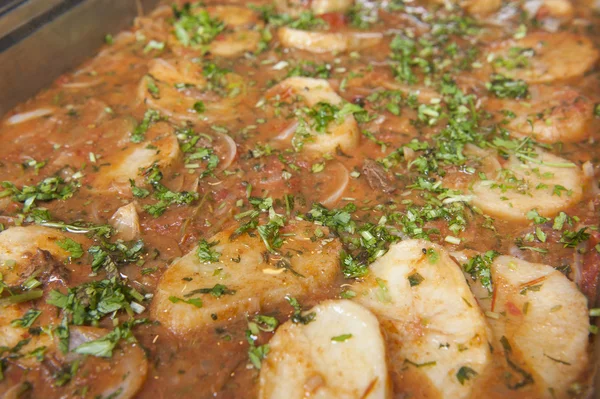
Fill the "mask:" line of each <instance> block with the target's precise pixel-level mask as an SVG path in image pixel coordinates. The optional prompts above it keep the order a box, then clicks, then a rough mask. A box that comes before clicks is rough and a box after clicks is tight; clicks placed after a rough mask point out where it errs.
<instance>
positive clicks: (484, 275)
mask: <svg viewBox="0 0 600 399" xmlns="http://www.w3.org/2000/svg"><path fill="white" fill-rule="evenodd" d="M498 255H499V254H498V253H497V252H496V251H487V252H486V253H485V254H483V255H476V256H474V257H472V258H471V259H469V261H468V262H467V263H466V264H463V269H464V270H465V271H466V272H467V273H469V274H470V275H471V277H472V278H473V280H479V282H480V283H481V285H482V286H483V287H484V288H487V290H488V291H489V292H492V274H491V272H490V266H491V265H492V262H493V261H494V259H495V258H496V257H497V256H498Z"/></svg>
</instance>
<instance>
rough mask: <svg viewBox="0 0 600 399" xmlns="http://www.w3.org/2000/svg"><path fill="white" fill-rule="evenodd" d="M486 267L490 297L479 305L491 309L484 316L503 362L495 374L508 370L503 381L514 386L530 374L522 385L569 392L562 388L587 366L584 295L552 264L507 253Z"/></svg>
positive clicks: (551, 394) (559, 394) (549, 393)
mask: <svg viewBox="0 0 600 399" xmlns="http://www.w3.org/2000/svg"><path fill="white" fill-rule="evenodd" d="M491 272H492V283H493V287H494V295H493V300H492V302H491V303H490V302H489V301H484V302H483V303H484V305H483V306H484V307H485V308H486V310H490V311H492V312H493V313H492V314H493V315H495V317H490V318H488V320H489V323H490V325H491V327H492V330H493V336H494V338H495V342H494V344H493V346H494V354H495V356H497V357H498V358H499V360H498V362H496V363H497V364H498V363H500V364H502V366H500V367H501V370H500V371H498V373H497V374H498V375H500V374H505V375H510V378H509V379H508V380H507V381H506V383H507V384H509V385H513V386H515V385H516V384H519V383H524V382H525V381H526V379H527V378H526V375H527V374H529V375H530V376H531V377H532V380H529V381H528V384H524V386H523V387H522V388H521V389H522V390H524V391H527V392H529V391H533V392H537V393H538V394H539V395H540V396H539V397H544V398H546V397H547V398H564V397H571V396H569V395H567V390H568V389H569V387H570V386H571V384H573V383H574V382H576V381H578V380H579V379H580V378H581V377H582V374H583V373H584V372H585V371H586V368H587V366H588V335H589V331H588V328H589V317H588V309H587V300H586V298H585V296H584V295H583V294H582V293H581V292H580V291H579V290H578V289H577V287H576V286H575V284H574V283H573V282H571V281H570V280H569V279H568V278H567V277H565V276H564V275H563V274H562V273H560V272H559V271H557V270H556V269H554V268H553V267H550V266H546V265H542V264H537V263H529V262H526V261H524V260H521V259H518V258H514V257H511V256H500V257H498V258H496V259H495V261H494V263H493V264H492V266H491ZM485 303H487V305H485ZM501 341H503V343H501ZM505 358H506V359H509V360H510V361H511V362H512V363H513V365H512V366H511V365H510V364H508V361H507V360H505ZM517 368H520V369H521V370H522V371H521V372H519V371H517ZM499 381H500V384H502V383H503V382H504V379H500V380H499ZM487 389H489V386H488V387H487Z"/></svg>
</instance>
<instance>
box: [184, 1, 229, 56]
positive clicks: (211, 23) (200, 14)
mask: <svg viewBox="0 0 600 399" xmlns="http://www.w3.org/2000/svg"><path fill="white" fill-rule="evenodd" d="M173 14H174V15H175V20H174V21H173V28H174V32H175V37H176V38H177V40H178V41H179V43H181V45H183V46H184V47H194V48H198V47H202V46H205V45H207V44H210V42H212V41H213V40H214V39H215V38H216V37H217V36H218V35H219V34H220V33H221V32H223V31H224V30H225V24H224V23H223V21H221V20H219V19H217V18H212V17H211V16H210V15H209V14H208V11H207V10H206V9H204V8H202V7H200V6H199V5H191V4H189V3H186V4H184V5H183V6H182V7H181V8H178V7H177V6H176V5H173Z"/></svg>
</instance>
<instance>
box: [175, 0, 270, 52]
mask: <svg viewBox="0 0 600 399" xmlns="http://www.w3.org/2000/svg"><path fill="white" fill-rule="evenodd" d="M202 13H205V15H208V17H209V18H211V19H212V23H213V24H215V25H219V26H220V28H219V30H220V33H219V34H218V35H217V36H216V37H214V38H213V39H211V40H209V42H208V43H188V42H189V39H184V40H183V41H182V37H181V36H178V35H177V33H178V32H179V34H180V35H183V36H187V35H188V33H184V31H185V30H186V29H188V28H186V27H185V26H179V27H178V26H177V25H176V29H175V32H174V34H173V35H171V37H170V38H169V41H168V42H169V44H170V46H171V47H172V48H173V49H174V50H175V51H176V52H178V53H184V52H185V51H186V50H185V49H186V48H188V47H190V48H192V49H197V48H198V49H201V50H204V51H208V52H209V53H211V54H213V55H216V56H219V57H226V58H234V57H237V56H239V55H241V54H243V53H246V52H251V51H256V50H257V49H258V46H259V43H260V41H261V34H260V32H259V31H258V30H257V29H258V28H261V27H262V22H261V21H260V18H259V16H258V15H257V14H256V13H254V12H253V11H252V10H250V9H248V8H245V7H237V6H212V7H202V6H192V8H191V15H193V16H200V17H201V18H202ZM190 29H191V31H190V32H189V33H191V34H192V36H193V35H194V34H195V32H194V30H195V29H200V28H198V27H192V28H190Z"/></svg>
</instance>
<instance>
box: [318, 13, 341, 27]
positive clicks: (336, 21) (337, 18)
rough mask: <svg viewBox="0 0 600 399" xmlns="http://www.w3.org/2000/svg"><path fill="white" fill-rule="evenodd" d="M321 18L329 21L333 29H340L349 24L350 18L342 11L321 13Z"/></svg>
mask: <svg viewBox="0 0 600 399" xmlns="http://www.w3.org/2000/svg"><path fill="white" fill-rule="evenodd" d="M319 18H321V19H322V20H324V21H325V22H327V24H328V25H329V28H330V29H331V30H338V29H340V28H343V27H345V26H346V25H348V18H346V15H345V14H342V13H341V12H329V13H326V14H322V15H319Z"/></svg>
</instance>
